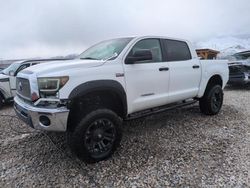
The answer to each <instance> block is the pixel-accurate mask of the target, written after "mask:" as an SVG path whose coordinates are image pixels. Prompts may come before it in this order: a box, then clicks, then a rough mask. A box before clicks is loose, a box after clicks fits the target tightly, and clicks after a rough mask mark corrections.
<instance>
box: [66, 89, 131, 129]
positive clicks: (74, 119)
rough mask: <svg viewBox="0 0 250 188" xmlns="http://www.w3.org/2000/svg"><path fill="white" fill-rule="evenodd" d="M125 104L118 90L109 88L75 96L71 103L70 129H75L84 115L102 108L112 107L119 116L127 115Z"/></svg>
mask: <svg viewBox="0 0 250 188" xmlns="http://www.w3.org/2000/svg"><path fill="white" fill-rule="evenodd" d="M124 105H125V104H124V102H123V101H122V99H121V97H120V96H119V95H118V94H117V93H116V92H113V91H109V90H101V91H92V92H89V93H86V94H84V95H82V96H80V97H77V98H74V99H72V100H71V101H70V105H69V109H70V113H69V118H68V130H69V131H72V130H74V128H75V126H76V125H77V124H78V123H79V121H80V120H81V118H82V117H83V116H84V115H86V114H87V113H89V112H91V111H93V110H96V109H100V108H107V109H110V110H112V111H114V112H115V113H116V114H117V115H118V116H120V117H125V116H126V115H127V110H126V107H125V106H124Z"/></svg>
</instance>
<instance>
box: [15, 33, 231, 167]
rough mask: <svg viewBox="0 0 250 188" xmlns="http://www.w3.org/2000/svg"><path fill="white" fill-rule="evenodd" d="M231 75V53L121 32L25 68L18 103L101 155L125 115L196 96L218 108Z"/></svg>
mask: <svg viewBox="0 0 250 188" xmlns="http://www.w3.org/2000/svg"><path fill="white" fill-rule="evenodd" d="M228 77H229V71H228V65H227V61H218V60H199V58H198V57H197V54H196V51H195V49H194V48H193V47H192V45H191V43H190V42H188V41H186V40H181V39H173V38H167V37H156V36H153V37H128V38H118V39H112V40H106V41H103V42H100V43H98V44H96V45H94V46H93V47H90V48H89V49H87V50H86V51H84V52H83V53H82V54H80V55H79V57H78V58H76V59H74V60H71V61H68V62H59V61H54V62H50V63H49V64H43V65H36V66H33V67H30V68H28V69H25V70H23V71H21V72H20V73H19V74H18V76H17V96H16V97H15V99H14V100H15V104H14V108H15V111H16V113H17V115H18V116H19V117H20V118H21V119H22V120H23V121H24V122H26V123H27V124H28V125H29V126H31V127H33V128H35V129H39V130H45V131H63V132H67V135H68V143H69V146H70V148H71V149H72V151H73V152H75V153H76V154H77V156H78V157H79V158H80V159H82V160H83V161H85V162H97V161H100V160H103V159H106V158H108V157H109V156H111V155H112V153H113V152H114V151H115V149H116V148H117V146H118V145H119V143H120V141H121V136H122V131H121V126H122V122H123V120H129V119H133V118H138V117H142V116H146V115H149V114H152V113H157V112H161V111H164V110H168V109H171V108H176V107H181V106H183V105H188V104H193V103H194V102H196V101H199V105H200V110H201V112H202V113H204V114H207V115H215V114H218V113H219V111H220V109H221V107H222V103H223V88H224V87H225V85H226V83H227V81H228Z"/></svg>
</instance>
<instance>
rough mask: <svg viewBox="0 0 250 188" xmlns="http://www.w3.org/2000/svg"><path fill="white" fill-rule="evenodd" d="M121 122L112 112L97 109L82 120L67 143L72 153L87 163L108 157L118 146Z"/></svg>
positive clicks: (120, 135) (70, 134)
mask: <svg viewBox="0 0 250 188" xmlns="http://www.w3.org/2000/svg"><path fill="white" fill-rule="evenodd" d="M121 125H122V120H121V118H120V117H119V116H117V115H116V114H115V113H114V112H113V111H111V110H108V109H99V110H95V111H92V112H90V113H89V114H87V115H86V116H85V117H83V118H82V120H81V121H80V123H79V124H78V125H77V126H76V128H75V129H74V131H73V132H70V133H69V137H68V142H69V145H70V148H71V149H72V151H73V152H74V153H75V154H76V155H77V156H78V157H79V158H80V159H81V160H83V161H85V162H87V163H93V162H98V161H101V160H104V159H106V158H108V157H110V156H111V155H112V154H113V152H114V151H115V150H116V148H117V146H119V144H120V141H121V137H122V133H121V129H120V127H121Z"/></svg>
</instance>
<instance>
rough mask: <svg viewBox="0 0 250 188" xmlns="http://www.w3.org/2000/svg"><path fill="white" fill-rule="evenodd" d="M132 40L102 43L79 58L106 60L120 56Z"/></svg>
mask: <svg viewBox="0 0 250 188" xmlns="http://www.w3.org/2000/svg"><path fill="white" fill-rule="evenodd" d="M131 39H132V38H119V39H112V40H107V41H103V42H100V43H98V44H96V45H94V46H92V47H90V48H89V49H87V50H86V51H84V52H83V53H82V54H80V56H79V58H80V59H94V60H105V59H108V58H110V57H111V56H112V55H114V54H115V53H116V54H117V56H118V55H119V54H120V53H121V52H122V50H123V49H124V48H125V47H126V45H127V44H128V43H129V42H130V41H131ZM117 56H116V57H117ZM116 57H114V58H111V59H110V60H112V59H115V58H116Z"/></svg>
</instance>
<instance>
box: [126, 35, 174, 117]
mask: <svg viewBox="0 0 250 188" xmlns="http://www.w3.org/2000/svg"><path fill="white" fill-rule="evenodd" d="M140 50H150V51H151V53H152V60H147V61H137V62H134V63H132V64H125V65H124V69H125V70H124V72H125V80H126V89H127V98H128V101H129V104H128V113H133V112H137V111H140V110H145V109H149V108H153V107H156V106H161V105H164V104H166V103H167V98H168V86H169V76H170V74H169V71H168V62H166V61H165V60H164V58H163V53H162V45H161V41H160V39H154V38H152V39H142V40H140V41H138V42H137V43H136V44H135V45H134V46H133V48H132V49H131V51H130V52H129V54H128V56H127V59H128V57H131V55H133V53H135V51H140Z"/></svg>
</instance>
